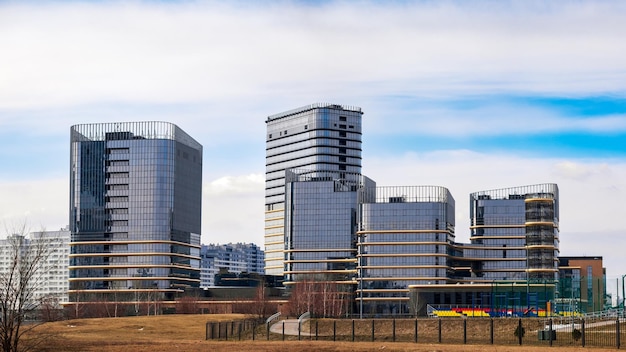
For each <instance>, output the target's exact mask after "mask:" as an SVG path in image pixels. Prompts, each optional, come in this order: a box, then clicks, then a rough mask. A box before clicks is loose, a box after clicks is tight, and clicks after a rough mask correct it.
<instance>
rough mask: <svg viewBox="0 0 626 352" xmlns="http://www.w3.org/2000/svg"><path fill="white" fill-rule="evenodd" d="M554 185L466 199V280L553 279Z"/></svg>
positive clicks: (555, 268) (556, 224) (555, 255)
mask: <svg viewBox="0 0 626 352" xmlns="http://www.w3.org/2000/svg"><path fill="white" fill-rule="evenodd" d="M558 202H559V190H558V187H557V185H556V184H539V185H531V186H523V187H514V188H505V189H498V190H492V191H482V192H476V193H472V194H471V195H470V217H471V227H470V229H471V237H470V240H471V244H470V245H467V246H464V259H465V260H467V261H469V262H470V263H471V276H472V277H471V280H472V281H474V282H476V281H478V282H481V281H485V282H489V281H492V280H527V279H528V280H555V279H557V277H558V255H559V220H558V219H559V203H558Z"/></svg>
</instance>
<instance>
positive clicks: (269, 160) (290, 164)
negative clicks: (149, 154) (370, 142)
mask: <svg viewBox="0 0 626 352" xmlns="http://www.w3.org/2000/svg"><path fill="white" fill-rule="evenodd" d="M362 114H363V113H362V112H361V109H360V108H358V107H350V106H346V105H335V104H314V105H309V106H305V107H302V108H298V109H294V110H290V111H286V112H283V113H280V114H276V115H272V116H269V117H268V118H267V121H266V124H267V133H266V173H265V272H266V274H268V275H280V276H282V275H283V272H284V269H285V267H284V262H283V261H284V250H285V230H284V221H285V214H284V209H285V170H287V169H306V170H311V171H315V170H328V171H337V172H340V173H360V172H361V116H362Z"/></svg>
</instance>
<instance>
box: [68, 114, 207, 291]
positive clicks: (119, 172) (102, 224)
mask: <svg viewBox="0 0 626 352" xmlns="http://www.w3.org/2000/svg"><path fill="white" fill-rule="evenodd" d="M70 150H71V152H70V163H71V170H70V174H71V177H70V230H71V233H72V241H71V254H70V268H69V269H70V279H69V280H70V298H72V294H73V293H74V294H75V295H74V296H76V294H78V293H84V292H104V293H111V292H120V291H122V292H129V290H130V291H131V292H132V291H135V292H137V291H144V290H150V291H151V292H154V291H155V290H156V291H158V292H164V293H165V292H174V291H177V290H180V289H182V288H184V287H198V286H199V283H200V229H201V222H200V221H201V196H202V194H201V193H202V192H201V191H202V146H201V145H200V144H199V143H198V142H196V141H195V140H193V138H191V137H190V136H188V135H187V134H186V133H185V132H184V131H182V130H181V129H180V128H178V127H177V126H176V125H173V124H170V123H166V122H123V123H104V124H86V125H75V126H72V127H71V146H70ZM74 298H76V297H74Z"/></svg>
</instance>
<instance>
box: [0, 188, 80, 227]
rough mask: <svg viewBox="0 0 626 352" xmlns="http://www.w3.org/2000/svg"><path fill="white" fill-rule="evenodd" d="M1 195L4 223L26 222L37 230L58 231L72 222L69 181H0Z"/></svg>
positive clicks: (1, 217) (0, 216)
mask: <svg viewBox="0 0 626 352" xmlns="http://www.w3.org/2000/svg"><path fill="white" fill-rule="evenodd" d="M0 194H1V195H2V196H1V197H0V223H5V224H16V223H21V222H24V221H25V222H26V223H28V224H29V225H30V227H31V228H32V229H35V230H39V229H40V228H44V229H46V230H57V229H60V228H62V227H65V226H66V225H67V224H68V223H69V214H68V209H69V205H68V204H69V181H68V180H66V179H36V180H0ZM3 235H5V234H4V233H1V232H0V236H3Z"/></svg>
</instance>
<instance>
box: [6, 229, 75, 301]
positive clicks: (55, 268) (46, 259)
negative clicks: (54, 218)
mask: <svg viewBox="0 0 626 352" xmlns="http://www.w3.org/2000/svg"><path fill="white" fill-rule="evenodd" d="M16 241H17V242H19V246H20V252H21V255H29V254H32V253H33V250H30V249H31V248H34V247H35V246H39V245H44V246H45V250H44V252H43V261H42V262H41V265H40V266H39V268H38V270H37V271H36V272H35V275H34V276H33V278H32V280H31V284H32V285H33V286H32V287H33V295H32V298H33V299H34V300H36V301H37V302H43V301H45V302H47V303H48V304H50V305H51V306H52V307H57V308H58V307H60V305H61V304H62V303H65V302H68V289H69V284H68V277H69V270H68V265H69V254H70V245H69V243H70V231H69V229H68V228H67V227H66V228H64V229H60V230H58V231H43V232H34V233H32V234H31V235H30V236H28V237H24V236H20V235H11V236H10V237H9V238H7V239H3V240H0V276H4V275H6V274H8V273H9V272H10V267H11V265H12V264H13V263H14V254H15V250H14V246H15V243H16ZM19 259H21V258H19ZM19 259H18V260H19Z"/></svg>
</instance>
